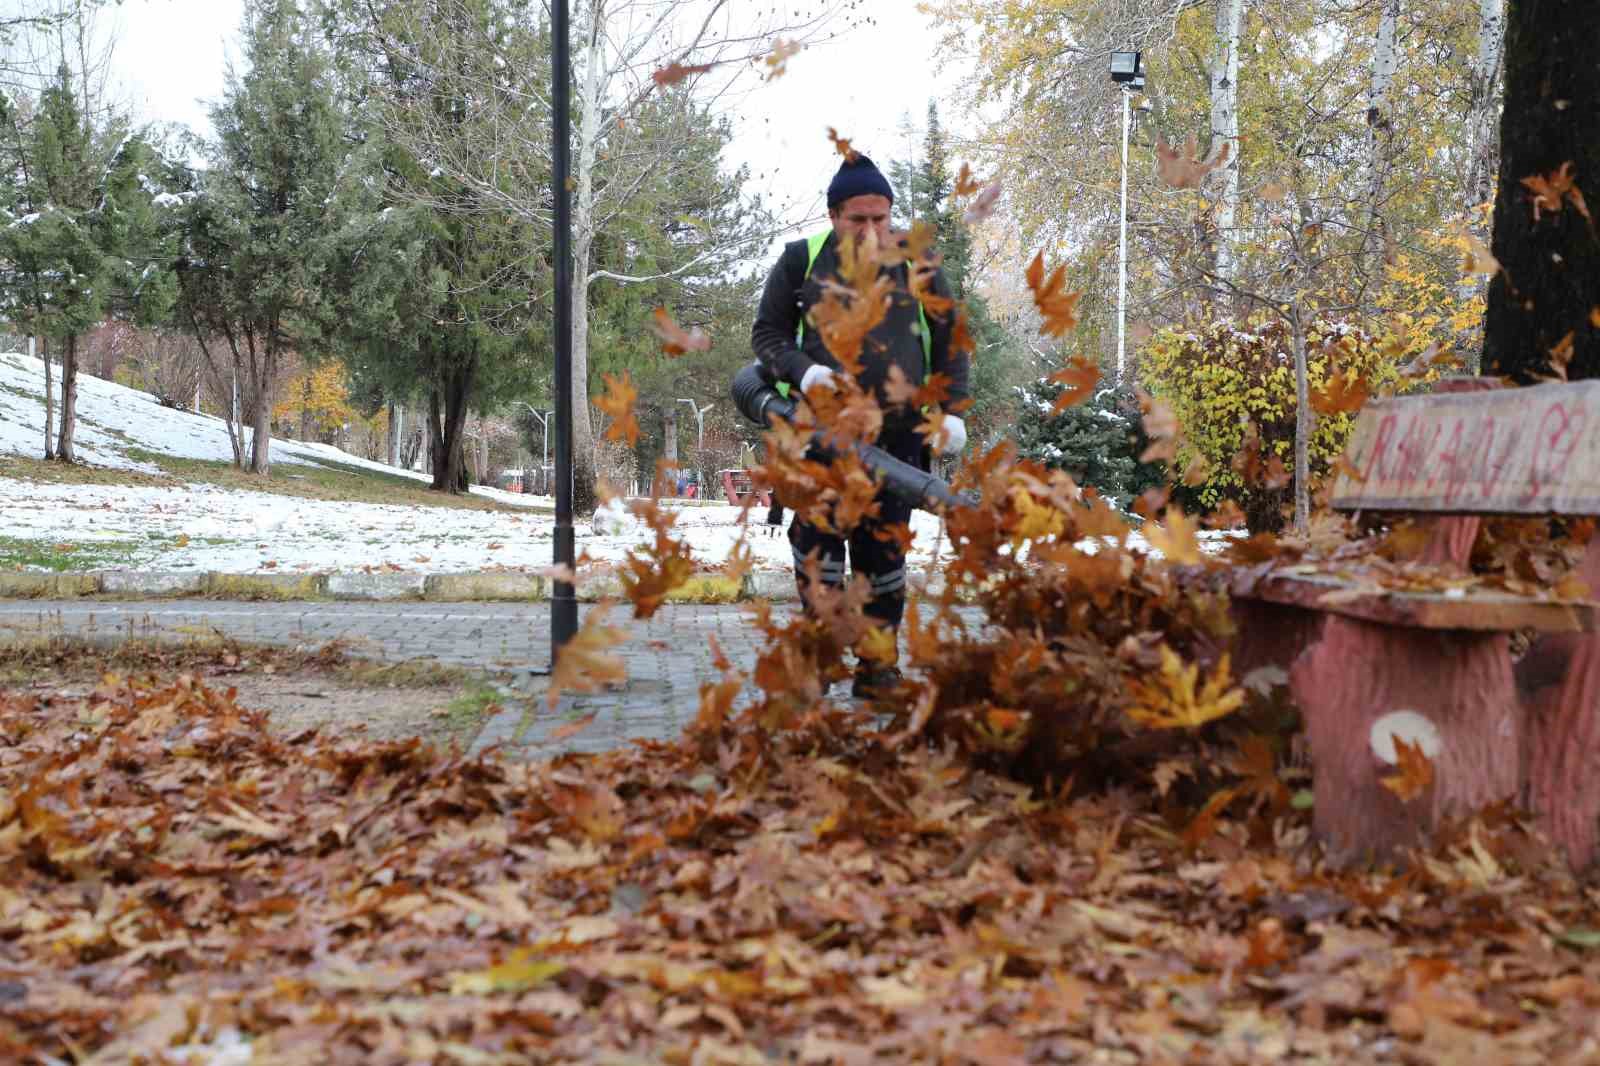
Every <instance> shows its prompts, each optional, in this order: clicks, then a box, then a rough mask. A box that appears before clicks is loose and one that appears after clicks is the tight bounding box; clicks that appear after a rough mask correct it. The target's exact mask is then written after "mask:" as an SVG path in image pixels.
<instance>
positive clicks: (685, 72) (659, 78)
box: [650, 62, 715, 89]
mask: <svg viewBox="0 0 1600 1066" xmlns="http://www.w3.org/2000/svg"><path fill="white" fill-rule="evenodd" d="M713 66H715V64H714V63H700V64H696V65H694V66H684V65H683V64H682V63H677V62H673V63H668V64H667V65H666V66H664V67H662V68H661V69H660V70H658V71H656V72H655V73H653V74H651V75H650V77H651V78H652V79H654V81H655V83H656V85H657V86H659V87H660V88H663V89H665V88H666V87H667V86H668V85H676V84H677V83H678V82H680V81H682V80H683V79H685V78H687V77H689V76H690V75H693V74H704V73H705V72H706V71H708V70H710V69H711V68H712V67H713Z"/></svg>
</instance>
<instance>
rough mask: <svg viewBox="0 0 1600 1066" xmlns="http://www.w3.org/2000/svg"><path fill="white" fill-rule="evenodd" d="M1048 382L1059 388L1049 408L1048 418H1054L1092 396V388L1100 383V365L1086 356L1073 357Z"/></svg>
mask: <svg viewBox="0 0 1600 1066" xmlns="http://www.w3.org/2000/svg"><path fill="white" fill-rule="evenodd" d="M1049 380H1050V381H1052V382H1054V383H1055V384H1057V385H1060V386H1061V395H1060V396H1057V397H1056V402H1055V405H1054V406H1053V407H1051V408H1050V417H1052V418H1054V417H1055V416H1056V415H1059V414H1060V413H1061V412H1062V411H1065V410H1066V409H1067V408H1069V407H1073V406H1076V405H1077V404H1080V403H1082V402H1083V401H1085V400H1087V399H1088V398H1089V397H1090V396H1093V395H1094V387H1095V386H1096V385H1097V384H1099V383H1100V364H1099V363H1097V362H1095V361H1094V360H1093V359H1090V358H1089V357H1088V356H1086V355H1075V356H1073V357H1072V359H1071V360H1070V361H1069V362H1068V363H1067V365H1066V366H1064V367H1062V368H1061V369H1060V370H1057V371H1056V372H1055V373H1054V374H1051V375H1050V378H1049Z"/></svg>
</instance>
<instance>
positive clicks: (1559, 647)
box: [1516, 546, 1600, 871]
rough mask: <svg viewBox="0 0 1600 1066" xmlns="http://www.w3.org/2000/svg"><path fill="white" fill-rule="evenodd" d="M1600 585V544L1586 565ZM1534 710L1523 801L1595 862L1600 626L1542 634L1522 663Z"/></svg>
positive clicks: (1570, 855) (1560, 838)
mask: <svg viewBox="0 0 1600 1066" xmlns="http://www.w3.org/2000/svg"><path fill="white" fill-rule="evenodd" d="M1581 574H1582V576H1583V579H1584V580H1585V581H1587V582H1588V583H1589V588H1590V590H1591V593H1590V594H1591V596H1592V595H1594V594H1595V593H1596V592H1600V550H1596V547H1595V546H1591V547H1590V549H1589V552H1588V554H1587V555H1586V556H1585V557H1584V562H1583V567H1582V570H1581ZM1516 679H1517V691H1518V693H1519V694H1520V695H1521V698H1522V702H1523V707H1524V709H1525V713H1526V716H1527V727H1526V728H1527V733H1528V741H1527V757H1526V761H1527V768H1526V771H1525V775H1524V791H1523V801H1524V803H1526V804H1527V806H1528V809H1529V810H1531V811H1533V812H1534V813H1535V814H1536V815H1538V817H1539V823H1540V826H1541V828H1543V830H1544V832H1545V834H1546V835H1547V836H1549V837H1550V839H1551V840H1552V841H1553V842H1554V843H1555V844H1556V845H1557V846H1558V847H1559V848H1560V849H1561V850H1562V851H1563V852H1565V853H1566V856H1567V862H1568V863H1569V864H1571V866H1572V868H1573V869H1574V870H1578V871H1584V870H1588V869H1589V868H1591V867H1593V866H1594V865H1595V859H1596V846H1597V844H1600V634H1594V633H1554V634H1550V635H1548V636H1543V637H1540V638H1539V639H1537V640H1535V641H1534V642H1533V644H1532V645H1531V646H1530V647H1529V648H1528V652H1527V654H1526V655H1524V656H1523V657H1522V660H1521V661H1520V662H1519V663H1517V666H1516Z"/></svg>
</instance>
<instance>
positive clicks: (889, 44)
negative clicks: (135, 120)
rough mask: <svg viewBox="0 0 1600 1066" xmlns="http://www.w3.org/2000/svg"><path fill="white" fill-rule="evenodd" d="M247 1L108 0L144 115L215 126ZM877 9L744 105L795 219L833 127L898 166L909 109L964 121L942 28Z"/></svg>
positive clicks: (769, 190)
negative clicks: (940, 41)
mask: <svg viewBox="0 0 1600 1066" xmlns="http://www.w3.org/2000/svg"><path fill="white" fill-rule="evenodd" d="M739 2H747V0H739ZM240 6H241V5H240V2H239V0H122V3H121V5H120V6H114V7H108V8H107V9H106V10H107V14H108V17H109V18H111V19H113V20H114V23H115V25H116V27H117V31H116V32H117V45H116V51H115V54H114V59H113V61H114V67H115V71H116V77H117V79H118V80H119V81H120V82H121V83H122V85H123V87H124V90H125V92H126V93H127V96H128V98H129V101H130V103H132V105H133V106H134V108H135V110H136V112H137V113H138V116H139V117H140V118H141V119H144V120H151V121H175V122H181V123H183V124H185V125H187V126H189V127H190V128H192V129H195V130H207V129H209V124H208V122H207V119H206V110H205V105H204V103H203V101H208V100H215V99H217V98H218V97H220V96H221V94H222V88H223V74H224V71H225V69H226V65H227V62H228V60H229V59H230V58H232V59H234V60H235V61H237V59H238V55H239V49H238V44H237V31H238V26H239V19H240ZM872 16H873V20H874V24H873V25H871V26H864V27H861V28H858V29H855V30H852V31H850V32H848V33H847V34H845V35H844V36H843V37H841V38H839V39H836V40H832V41H828V42H826V43H823V44H818V45H814V46H812V47H810V48H808V49H806V50H805V51H804V52H802V53H800V54H799V55H798V56H796V57H794V58H793V59H791V60H790V61H789V64H788V71H787V73H786V74H784V75H783V76H782V77H780V78H777V79H776V80H774V81H772V82H771V83H766V84H761V83H759V82H757V81H756V77H755V76H754V75H752V77H751V79H750V82H749V85H750V91H748V93H747V94H746V95H745V96H744V99H743V101H742V102H741V104H740V105H739V110H738V125H737V136H736V140H735V142H734V144H733V146H732V149H731V151H730V152H729V156H728V159H727V162H728V163H729V165H736V164H738V163H745V164H748V165H749V166H750V170H751V174H752V179H753V181H752V190H753V191H760V192H762V193H763V194H764V195H765V196H766V197H767V198H768V200H769V202H770V203H772V204H773V206H774V207H776V208H777V209H779V210H780V212H781V214H782V217H783V218H784V219H785V220H786V221H789V222H791V223H795V224H799V223H802V222H804V221H805V220H806V219H808V218H813V217H816V216H819V215H820V214H821V213H822V211H823V206H824V205H823V196H822V193H823V190H824V189H825V188H826V187H827V184H828V179H829V178H830V177H831V176H832V174H833V171H834V169H835V168H836V167H837V166H838V162H839V159H838V156H837V155H835V154H834V153H833V149H832V146H831V145H830V144H829V143H828V140H827V136H826V132H825V131H826V129H827V127H828V126H834V127H837V128H838V130H839V132H840V134H842V135H843V136H846V137H850V138H852V140H853V142H854V144H855V146H856V147H857V148H858V149H859V150H861V151H863V152H865V153H866V154H867V155H869V156H871V157H872V158H873V160H874V162H876V163H877V164H878V165H879V166H880V167H882V168H883V169H884V170H885V171H887V169H888V166H889V163H890V161H891V160H892V159H894V158H904V157H905V156H906V154H907V152H908V148H909V146H908V145H907V144H906V143H905V140H904V138H903V137H901V136H900V135H899V134H898V132H897V130H898V127H899V124H900V119H901V116H902V115H903V114H905V113H907V112H909V113H910V114H911V116H912V118H913V120H914V121H915V122H916V123H917V124H918V125H919V126H920V124H921V122H922V119H923V115H924V113H925V111H926V109H927V105H928V100H929V98H930V97H933V98H938V99H939V100H940V101H941V107H940V111H941V116H942V117H943V119H944V121H945V122H946V124H951V123H953V122H955V120H956V117H957V116H956V114H955V108H954V104H953V93H954V90H955V86H956V82H957V80H958V75H959V71H958V69H957V68H956V66H955V65H954V64H952V63H950V62H948V61H946V60H944V59H943V58H941V57H940V56H939V55H938V54H937V47H936V44H937V35H936V34H935V32H934V30H933V29H932V28H931V26H930V23H929V20H928V19H927V17H926V16H923V15H920V14H918V13H917V11H916V0H873V4H872ZM946 101H951V103H949V104H948V105H946V103H945V102H946Z"/></svg>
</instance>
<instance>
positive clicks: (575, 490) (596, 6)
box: [572, 0, 605, 515]
mask: <svg viewBox="0 0 1600 1066" xmlns="http://www.w3.org/2000/svg"><path fill="white" fill-rule="evenodd" d="M604 20H605V14H604V12H603V11H602V3H601V0H591V4H590V17H589V41H588V49H587V52H588V55H587V57H586V62H585V63H584V71H583V87H582V89H581V91H580V92H579V93H578V94H577V96H578V101H577V102H578V109H579V111H578V153H577V156H578V158H577V168H576V172H575V173H574V174H573V177H574V178H575V179H576V185H577V188H576V192H577V195H576V196H574V197H573V204H572V513H573V514H574V515H589V514H593V513H594V508H595V504H596V503H597V502H598V500H597V497H596V495H595V452H594V446H595V442H594V427H593V425H592V424H591V423H590V421H589V253H590V251H591V249H592V248H593V247H594V228H595V217H594V213H595V204H594V167H595V157H596V155H597V153H598V150H599V142H600V119H601V112H602V110H603V108H604V106H605V101H603V100H602V99H600V64H601V62H602V60H603V59H604V41H605V38H604V35H603V34H602V32H601V30H602V28H603V23H604Z"/></svg>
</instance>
